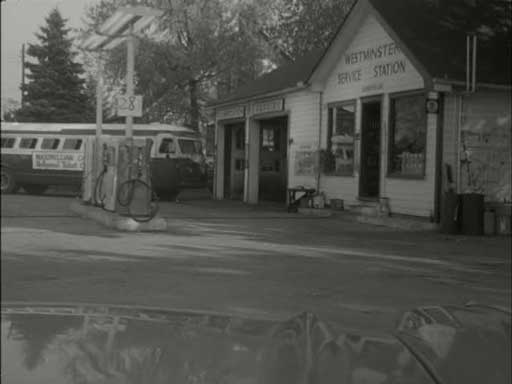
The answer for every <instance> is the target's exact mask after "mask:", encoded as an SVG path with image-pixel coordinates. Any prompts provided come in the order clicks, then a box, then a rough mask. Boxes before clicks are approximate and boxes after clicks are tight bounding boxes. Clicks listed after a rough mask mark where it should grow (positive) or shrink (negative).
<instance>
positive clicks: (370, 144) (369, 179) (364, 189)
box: [359, 101, 381, 199]
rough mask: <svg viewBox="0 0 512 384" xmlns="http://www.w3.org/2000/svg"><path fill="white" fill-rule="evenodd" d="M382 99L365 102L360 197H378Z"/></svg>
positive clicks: (362, 128) (362, 126) (362, 125)
mask: <svg viewBox="0 0 512 384" xmlns="http://www.w3.org/2000/svg"><path fill="white" fill-rule="evenodd" d="M380 116H381V104H380V101H371V102H366V103H363V109H362V124H361V170H360V178H359V197H361V198H367V199H377V198H378V197H379V185H380V124H381V123H380V122H381V119H380Z"/></svg>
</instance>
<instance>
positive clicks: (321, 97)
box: [316, 91, 324, 193]
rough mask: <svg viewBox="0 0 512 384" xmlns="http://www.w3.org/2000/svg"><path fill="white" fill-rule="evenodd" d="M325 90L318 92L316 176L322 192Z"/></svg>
mask: <svg viewBox="0 0 512 384" xmlns="http://www.w3.org/2000/svg"><path fill="white" fill-rule="evenodd" d="M323 95H324V93H323V91H320V92H318V100H319V111H318V112H319V115H318V146H317V156H318V167H317V178H316V192H317V193H320V174H321V173H322V169H321V164H320V160H321V159H320V151H321V146H322V115H323V111H322V104H323Z"/></svg>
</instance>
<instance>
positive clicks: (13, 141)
mask: <svg viewBox="0 0 512 384" xmlns="http://www.w3.org/2000/svg"><path fill="white" fill-rule="evenodd" d="M2 140H5V142H6V143H7V142H9V141H10V140H12V145H11V146H5V147H1V148H2V149H14V148H15V147H16V143H17V140H18V138H17V137H12V136H10V137H9V136H7V137H2Z"/></svg>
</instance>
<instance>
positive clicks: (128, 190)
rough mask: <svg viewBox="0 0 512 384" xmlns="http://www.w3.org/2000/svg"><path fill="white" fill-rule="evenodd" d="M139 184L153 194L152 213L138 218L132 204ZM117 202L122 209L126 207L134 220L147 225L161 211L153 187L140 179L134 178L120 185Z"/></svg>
mask: <svg viewBox="0 0 512 384" xmlns="http://www.w3.org/2000/svg"><path fill="white" fill-rule="evenodd" d="M137 184H139V185H141V186H142V187H143V188H146V189H148V190H149V192H150V193H151V202H150V205H151V207H150V213H149V215H147V216H138V215H135V214H133V212H132V211H131V204H132V202H133V197H134V194H135V187H136V185H137ZM117 202H118V203H119V205H121V206H122V207H126V208H127V209H128V215H129V216H130V217H131V218H132V219H133V220H135V221H137V222H139V223H147V222H148V221H151V220H152V219H153V218H154V217H155V216H156V214H157V212H158V209H159V206H158V196H157V195H156V193H155V192H154V190H153V188H151V186H150V185H149V184H148V183H146V182H145V181H143V180H141V179H140V178H132V179H129V180H126V181H124V182H123V183H121V184H120V185H119V189H118V193H117Z"/></svg>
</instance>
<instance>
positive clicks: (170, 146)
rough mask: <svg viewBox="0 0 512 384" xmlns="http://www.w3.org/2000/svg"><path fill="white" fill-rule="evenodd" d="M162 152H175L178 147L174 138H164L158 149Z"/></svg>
mask: <svg viewBox="0 0 512 384" xmlns="http://www.w3.org/2000/svg"><path fill="white" fill-rule="evenodd" d="M158 151H159V152H160V153H175V152H176V148H175V146H174V140H173V139H163V140H162V142H161V143H160V148H159V149H158Z"/></svg>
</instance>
